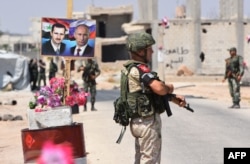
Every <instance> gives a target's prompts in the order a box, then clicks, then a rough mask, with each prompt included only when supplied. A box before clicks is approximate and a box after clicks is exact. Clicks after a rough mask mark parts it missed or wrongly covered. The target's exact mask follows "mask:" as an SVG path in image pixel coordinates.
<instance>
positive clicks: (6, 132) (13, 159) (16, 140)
mask: <svg viewBox="0 0 250 164" xmlns="http://www.w3.org/2000/svg"><path fill="white" fill-rule="evenodd" d="M112 76H113V77H114V78H113V80H111V79H110V78H108V79H107V76H101V77H100V78H99V80H98V89H112V88H114V87H117V86H118V83H116V80H115V79H116V78H115V77H116V75H115V74H112ZM109 77H110V76H109ZM167 79H168V80H167V81H168V82H170V83H173V84H174V86H175V87H176V88H177V89H176V90H175V93H177V94H182V95H193V96H197V97H204V98H209V99H214V100H218V101H222V102H226V103H227V104H228V106H230V105H231V98H230V96H229V91H228V87H227V83H221V82H220V79H221V77H209V78H205V77H200V78H198V77H185V78H183V77H168V78H167ZM79 82H80V81H79ZM241 96H242V101H241V105H242V106H244V107H248V108H250V87H242V88H241ZM32 97H33V93H32V92H30V91H10V92H0V101H8V100H12V99H15V100H17V105H15V106H11V105H0V115H3V114H12V115H14V116H16V115H21V116H22V117H23V118H24V120H22V121H0V127H1V132H0V134H1V135H0V157H1V158H0V163H4V164H5V163H6V164H7V163H8V164H19V163H20V164H21V163H23V154H22V143H21V133H20V131H21V129H24V128H27V127H28V122H27V116H26V111H27V107H28V102H29V100H30V99H32Z"/></svg>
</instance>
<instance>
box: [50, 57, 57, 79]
mask: <svg viewBox="0 0 250 164" xmlns="http://www.w3.org/2000/svg"><path fill="white" fill-rule="evenodd" d="M57 70H58V68H57V65H56V63H54V61H53V58H52V59H51V60H50V64H49V80H50V79H51V78H53V77H55V76H56V72H57Z"/></svg>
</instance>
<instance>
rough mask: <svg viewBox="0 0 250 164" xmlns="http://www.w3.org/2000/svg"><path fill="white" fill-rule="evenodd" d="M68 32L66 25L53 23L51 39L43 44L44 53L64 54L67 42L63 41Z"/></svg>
mask: <svg viewBox="0 0 250 164" xmlns="http://www.w3.org/2000/svg"><path fill="white" fill-rule="evenodd" d="M65 33H66V27H65V26H64V25H62V24H60V23H55V24H53V25H52V29H51V32H50V36H51V39H50V40H48V41H46V42H45V43H44V44H43V45H42V54H43V55H59V54H63V53H64V51H65V48H66V44H65V43H62V41H63V39H64V37H65Z"/></svg>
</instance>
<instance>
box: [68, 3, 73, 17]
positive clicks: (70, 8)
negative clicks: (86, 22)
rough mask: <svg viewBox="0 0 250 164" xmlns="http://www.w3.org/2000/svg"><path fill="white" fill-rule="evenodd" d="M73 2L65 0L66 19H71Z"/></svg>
mask: <svg viewBox="0 0 250 164" xmlns="http://www.w3.org/2000/svg"><path fill="white" fill-rule="evenodd" d="M72 12H73V0H67V18H72Z"/></svg>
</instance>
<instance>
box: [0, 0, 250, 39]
mask: <svg viewBox="0 0 250 164" xmlns="http://www.w3.org/2000/svg"><path fill="white" fill-rule="evenodd" d="M73 1H74V4H73V11H84V10H86V8H87V7H88V6H89V5H92V4H93V5H95V6H97V7H117V6H121V5H133V8H134V11H135V14H134V19H136V18H137V16H138V14H137V12H136V10H137V0H73ZM244 1H245V2H244V3H245V5H244V6H245V7H244V11H245V12H244V13H245V15H248V16H250V0H244ZM66 2H67V0H1V3H0V30H1V31H4V32H10V33H20V34H28V33H29V27H30V24H31V23H30V19H31V18H32V17H59V18H63V17H66V13H67V6H66ZM201 3H202V5H201V8H202V13H201V14H202V17H214V16H216V15H218V9H219V0H201ZM158 4H159V8H158V9H159V12H158V17H159V19H161V18H163V17H164V16H167V17H168V18H173V17H174V12H175V7H176V6H178V5H181V4H185V0H158ZM247 6H248V7H247Z"/></svg>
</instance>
